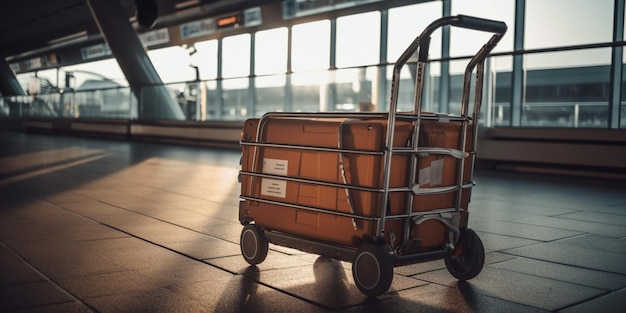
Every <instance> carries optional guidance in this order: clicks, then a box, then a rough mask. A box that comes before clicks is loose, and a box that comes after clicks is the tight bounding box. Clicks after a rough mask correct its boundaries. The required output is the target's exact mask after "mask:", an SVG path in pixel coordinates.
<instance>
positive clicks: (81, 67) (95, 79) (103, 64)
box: [59, 58, 128, 90]
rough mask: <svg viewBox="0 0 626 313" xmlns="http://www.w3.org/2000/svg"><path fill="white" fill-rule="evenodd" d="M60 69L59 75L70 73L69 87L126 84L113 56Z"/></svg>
mask: <svg viewBox="0 0 626 313" xmlns="http://www.w3.org/2000/svg"><path fill="white" fill-rule="evenodd" d="M60 71H61V73H60V74H59V75H61V76H60V77H65V75H71V77H70V78H69V80H70V83H71V87H72V88H74V89H76V90H89V89H98V88H110V87H119V86H128V81H127V80H126V76H124V72H122V69H121V68H120V66H119V64H118V63H117V60H116V59H114V58H112V59H106V60H100V61H95V62H88V63H82V64H76V65H71V66H66V67H62V68H60Z"/></svg>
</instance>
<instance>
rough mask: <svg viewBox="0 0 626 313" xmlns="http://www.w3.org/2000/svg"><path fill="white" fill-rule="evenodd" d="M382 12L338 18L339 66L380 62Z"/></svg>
mask: <svg viewBox="0 0 626 313" xmlns="http://www.w3.org/2000/svg"><path fill="white" fill-rule="evenodd" d="M379 47H380V12H378V11H373V12H368V13H362V14H355V15H349V16H343V17H340V18H338V19H337V61H336V65H337V67H349V66H357V65H371V64H378V59H379V55H380V54H379V50H380V48H379Z"/></svg>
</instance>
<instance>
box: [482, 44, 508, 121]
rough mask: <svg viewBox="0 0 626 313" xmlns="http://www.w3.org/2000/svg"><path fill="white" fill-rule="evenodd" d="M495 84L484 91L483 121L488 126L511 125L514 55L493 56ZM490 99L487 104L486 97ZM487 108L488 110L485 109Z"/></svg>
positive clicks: (492, 73) (492, 72)
mask: <svg viewBox="0 0 626 313" xmlns="http://www.w3.org/2000/svg"><path fill="white" fill-rule="evenodd" d="M491 60H492V63H491V64H492V71H491V74H490V76H491V79H492V81H493V84H492V85H491V87H489V88H490V89H487V90H486V92H484V93H483V110H481V114H482V115H481V121H482V122H483V123H486V125H487V126H488V127H492V126H511V92H512V87H511V86H512V63H513V57H512V56H501V57H492V58H491ZM494 76H495V77H494ZM485 98H487V99H489V100H488V102H487V105H485V101H484V99H485ZM485 110H486V111H485Z"/></svg>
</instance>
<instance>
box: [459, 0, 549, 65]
mask: <svg viewBox="0 0 626 313" xmlns="http://www.w3.org/2000/svg"><path fill="white" fill-rule="evenodd" d="M544 3H545V1H544ZM451 11H452V15H457V14H464V15H470V16H476V17H481V18H486V19H492V20H497V21H503V22H505V23H506V25H507V26H508V30H507V32H506V34H505V35H504V37H503V38H502V39H501V40H500V42H499V43H498V46H496V47H495V48H494V50H493V52H502V51H512V50H513V38H514V33H515V31H514V26H515V0H463V1H452V10H451ZM492 35H493V33H487V32H481V31H476V30H471V29H465V28H459V27H452V28H451V29H450V56H451V57H457V56H470V55H474V54H476V52H478V50H479V49H480V48H481V47H482V46H483V45H484V44H485V43H486V42H487V41H488V40H489V38H490V37H491V36H492Z"/></svg>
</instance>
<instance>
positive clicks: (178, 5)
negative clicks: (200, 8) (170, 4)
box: [174, 0, 200, 10]
mask: <svg viewBox="0 0 626 313" xmlns="http://www.w3.org/2000/svg"><path fill="white" fill-rule="evenodd" d="M198 4H200V0H189V1H183V2H179V3H176V4H175V5H174V8H176V10H180V9H185V8H188V7H190V6H194V5H198Z"/></svg>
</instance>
